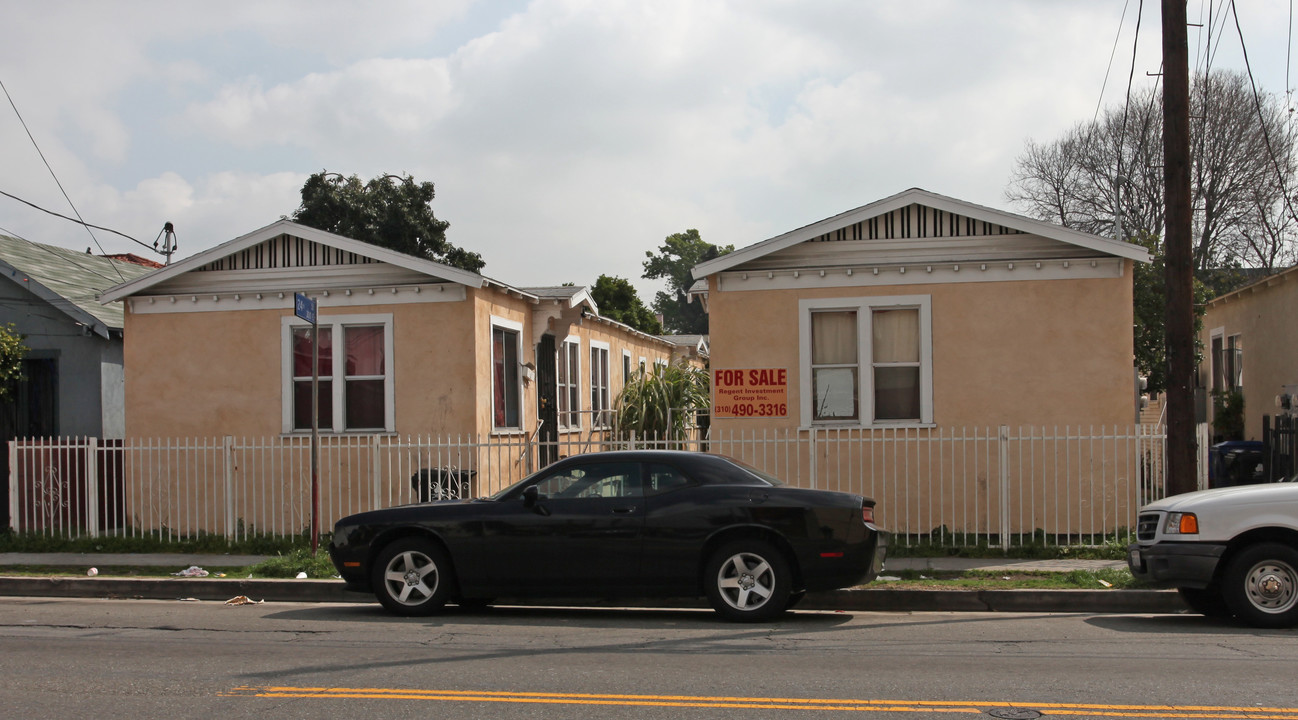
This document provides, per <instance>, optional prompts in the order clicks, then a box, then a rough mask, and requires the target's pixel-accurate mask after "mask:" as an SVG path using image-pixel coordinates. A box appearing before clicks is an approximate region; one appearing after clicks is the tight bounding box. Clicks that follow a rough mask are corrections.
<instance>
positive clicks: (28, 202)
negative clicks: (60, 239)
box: [0, 190, 153, 254]
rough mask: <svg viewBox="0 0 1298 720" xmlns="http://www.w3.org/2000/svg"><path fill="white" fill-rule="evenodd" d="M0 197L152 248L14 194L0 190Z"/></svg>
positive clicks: (123, 234) (108, 229) (129, 237)
mask: <svg viewBox="0 0 1298 720" xmlns="http://www.w3.org/2000/svg"><path fill="white" fill-rule="evenodd" d="M0 195H4V196H5V197H7V198H13V199H14V200H17V201H18V202H20V203H22V204H24V205H28V206H31V207H34V208H36V209H37V210H40V211H41V212H43V213H49V214H50V215H53V216H54V217H57V218H63V219H64V220H70V221H72V222H74V223H77V224H78V225H85V226H86V227H92V228H94V229H96V230H103V231H105V232H110V233H113V234H114V235H121V236H122V237H124V238H126V239H127V240H130V241H131V242H133V243H136V244H137V245H139V246H140V247H143V248H146V249H150V250H151V249H153V248H151V247H149V244H148V243H145V242H142V241H140V240H136V239H135V238H133V237H131V236H130V235H127V234H126V233H123V232H118V231H116V230H114V229H112V228H106V227H103V226H100V225H92V224H90V223H87V222H82V221H81V220H78V219H77V218H72V217H68V216H67V215H62V214H60V213H56V212H54V211H53V210H47V209H45V208H43V207H41V206H40V205H37V204H36V203H34V202H31V201H29V200H24V199H22V198H20V197H18V196H17V195H14V194H12V193H7V192H5V191H4V190H0ZM100 250H103V248H100ZM105 254H106V253H105Z"/></svg>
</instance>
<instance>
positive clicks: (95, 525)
mask: <svg viewBox="0 0 1298 720" xmlns="http://www.w3.org/2000/svg"><path fill="white" fill-rule="evenodd" d="M83 482H84V483H85V491H86V530H87V531H88V532H89V533H90V537H99V438H93V437H88V438H86V476H85V480H84V481H83Z"/></svg>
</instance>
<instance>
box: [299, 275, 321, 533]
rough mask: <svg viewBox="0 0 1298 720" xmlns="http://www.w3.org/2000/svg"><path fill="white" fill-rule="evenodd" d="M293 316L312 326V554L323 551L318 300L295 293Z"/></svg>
mask: <svg viewBox="0 0 1298 720" xmlns="http://www.w3.org/2000/svg"><path fill="white" fill-rule="evenodd" d="M293 313H294V314H295V315H297V316H298V317H299V318H301V319H303V320H306V321H308V322H310V323H311V555H312V556H314V555H315V554H316V552H317V551H318V550H319V548H320V324H319V323H318V322H317V320H318V317H317V314H316V301H315V300H312V299H311V298H309V297H307V296H306V295H303V294H302V293H294V294H293Z"/></svg>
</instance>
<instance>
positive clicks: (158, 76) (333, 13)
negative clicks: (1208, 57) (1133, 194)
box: [0, 0, 1288, 295]
mask: <svg viewBox="0 0 1298 720" xmlns="http://www.w3.org/2000/svg"><path fill="white" fill-rule="evenodd" d="M1122 8H1123V4H1122V3H1119V2H1116V0H1114V1H1113V2H1099V3H1097V2H1092V1H1089V0H1072V1H1065V0H1059V1H1057V2H1048V3H1047V2H1039V1H1035V0H1017V1H1009V2H999V3H969V2H964V1H961V0H929V1H921V2H909V3H862V2H859V1H858V0H840V1H838V2H830V1H825V2H816V3H805V2H781V1H778V0H750V1H747V2H742V1H739V0H714V1H709V0H660V1H657V2H652V3H646V2H632V1H631V0H532V1H531V2H528V3H526V4H524V3H523V2H522V1H521V0H519V1H518V2H515V3H514V4H513V5H508V6H505V7H503V9H502V8H501V6H500V5H498V4H497V3H472V2H469V0H444V1H439V2H431V3H430V2H426V0H409V1H408V2H374V3H365V4H356V3H352V2H345V1H343V0H333V1H328V2H276V3H241V2H236V3H226V4H220V5H208V6H193V5H188V4H175V3H166V4H164V3H160V2H139V1H137V2H130V1H126V0H124V1H123V2H118V3H111V4H103V3H97V4H90V5H87V4H84V3H73V2H58V1H55V2H46V3H39V4H38V3H20V4H18V5H17V6H16V7H14V8H11V9H9V10H10V11H11V12H10V15H9V16H7V18H6V19H9V18H10V17H12V19H13V20H14V22H15V23H16V25H21V26H22V27H24V29H25V32H23V33H17V34H15V35H14V37H13V38H10V39H9V40H8V41H7V44H6V45H5V46H0V80H3V81H4V82H5V83H6V86H7V87H9V88H10V89H11V91H16V92H15V95H16V99H17V101H18V102H19V104H20V107H21V108H22V110H23V112H24V115H25V116H26V117H27V118H28V120H29V122H30V123H31V124H32V126H33V129H34V130H33V132H34V134H35V135H36V136H37V137H38V139H39V140H40V142H41V145H42V148H43V149H44V150H45V151H46V153H47V156H49V157H50V159H51V164H53V165H54V166H55V168H56V171H57V172H58V173H59V176H60V179H62V180H63V181H64V183H65V186H66V187H67V188H68V190H69V193H70V194H71V195H72V196H73V197H74V199H76V200H77V202H78V206H79V207H82V209H83V212H84V214H85V215H86V218H87V220H89V221H91V222H96V223H97V224H105V225H113V226H120V227H121V228H124V229H129V230H130V231H131V232H132V233H133V234H136V235H137V236H139V235H140V234H146V235H148V237H147V238H145V239H147V240H149V241H152V237H153V235H155V234H156V232H157V230H158V229H160V228H161V224H162V222H163V221H167V220H170V221H172V222H174V223H175V224H176V227H177V231H178V233H179V235H180V240H181V253H182V255H184V254H188V253H191V252H195V251H197V250H200V249H203V248H205V247H209V246H210V245H212V244H215V243H217V242H221V241H224V240H228V239H231V238H234V237H237V236H239V235H242V234H244V233H246V232H249V231H251V230H253V229H255V228H257V227H260V226H262V225H264V224H266V223H268V222H271V221H273V220H275V219H276V218H278V217H279V216H280V215H284V214H288V213H290V212H292V210H293V209H294V208H296V206H297V204H298V199H299V196H298V190H299V188H300V186H301V183H302V181H303V180H304V179H305V178H306V176H307V175H308V174H309V173H311V172H314V171H318V170H320V169H321V168H327V169H329V170H333V171H337V172H344V173H346V174H353V173H355V174H358V175H360V176H362V177H372V176H374V175H377V174H380V173H385V172H409V173H411V174H413V175H415V176H416V177H417V178H419V179H421V180H431V181H433V182H435V183H436V185H437V188H438V196H437V199H436V200H435V201H434V207H435V211H436V212H437V214H438V215H439V217H442V218H443V219H446V220H448V221H450V223H451V230H450V237H451V240H452V242H455V243H456V244H459V245H463V246H466V247H469V248H471V249H474V250H478V251H480V252H482V253H483V255H484V257H485V258H486V259H487V261H488V265H487V272H488V274H491V275H493V276H495V277H498V278H499V279H501V280H504V281H506V282H511V283H516V284H546V283H557V282H563V281H573V282H593V281H594V279H595V277H597V276H598V275H599V274H601V273H608V274H615V275H620V276H623V277H628V278H630V279H632V280H634V281H637V284H638V285H639V286H640V287H641V288H642V294H645V295H650V294H651V293H650V292H647V291H646V289H647V288H648V283H642V282H640V281H639V274H640V272H641V262H642V261H643V258H644V252H645V251H646V250H653V249H656V247H657V245H658V244H659V243H660V242H661V241H662V238H663V237H664V236H666V235H667V234H670V233H673V232H678V231H681V230H684V229H686V228H690V227H696V228H698V229H699V230H700V231H701V232H702V233H703V237H704V238H705V239H707V240H709V241H712V242H717V243H721V244H727V243H734V244H737V245H747V244H750V243H752V242H756V241H759V240H762V239H764V238H766V237H769V236H771V235H774V234H777V233H780V232H783V231H786V230H789V229H792V228H794V227H798V226H800V225H803V224H806V223H808V222H814V221H816V220H818V219H821V218H823V217H826V216H828V215H830V214H833V213H837V212H841V211H843V210H846V209H849V208H851V207H855V206H858V205H861V204H864V203H867V202H871V201H873V200H876V199H879V198H881V197H884V196H886V195H890V194H892V193H895V192H898V191H900V190H903V189H905V188H906V187H910V186H916V185H917V186H921V187H925V188H928V189H931V190H934V191H937V192H942V193H945V194H950V195H955V196H958V197H961V198H964V199H968V200H972V201H975V202H980V203H984V204H989V205H994V206H1002V205H1003V203H1002V202H1001V195H1002V192H1003V188H1004V186H1005V182H1006V179H1007V177H1008V173H1009V170H1010V167H1011V165H1012V162H1013V159H1014V157H1015V156H1016V155H1017V154H1018V153H1019V152H1020V151H1021V149H1022V147H1023V143H1024V141H1025V140H1026V139H1027V138H1029V137H1033V138H1036V139H1038V140H1049V139H1050V138H1053V137H1055V136H1057V135H1058V134H1060V133H1062V132H1063V131H1065V130H1066V129H1067V128H1068V127H1070V126H1071V125H1072V124H1074V123H1075V122H1078V121H1084V120H1087V119H1089V118H1090V116H1091V114H1092V113H1093V112H1094V110H1095V106H1096V102H1097V101H1098V100H1099V98H1100V90H1101V84H1102V83H1103V81H1104V75H1105V72H1106V69H1108V67H1109V62H1110V60H1109V58H1110V54H1111V53H1114V44H1113V41H1114V34H1115V32H1116V31H1117V30H1118V19H1119V16H1120V14H1121V12H1122ZM1148 15H1149V16H1148V17H1146V18H1145V19H1144V22H1145V27H1144V28H1143V29H1142V50H1141V53H1140V56H1139V59H1138V63H1137V66H1136V67H1137V70H1136V81H1137V82H1138V83H1142V84H1147V83H1149V82H1150V80H1148V79H1147V78H1146V77H1145V76H1144V73H1145V72H1147V71H1148V72H1154V71H1156V70H1157V65H1158V44H1157V43H1158V29H1157V17H1155V16H1156V15H1157V13H1149V14H1148ZM1191 15H1192V16H1193V15H1194V11H1193V9H1192V12H1191ZM1133 16H1134V10H1132V11H1131V14H1129V15H1128V18H1127V26H1126V29H1125V31H1124V32H1125V34H1124V35H1123V37H1122V38H1121V42H1120V44H1119V46H1118V49H1117V52H1116V55H1115V60H1114V61H1113V68H1112V71H1111V73H1110V77H1109V81H1108V85H1107V87H1106V89H1105V102H1106V104H1108V103H1112V102H1116V101H1118V100H1120V99H1121V97H1122V92H1123V91H1124V90H1125V85H1126V76H1127V74H1128V72H1130V48H1131V28H1130V25H1131V22H1132V21H1133V19H1134V18H1133ZM1241 22H1243V23H1244V26H1245V32H1246V34H1247V36H1248V37H1250V38H1257V39H1256V41H1254V42H1256V45H1252V44H1251V45H1250V57H1252V58H1253V59H1254V67H1255V71H1256V73H1257V75H1258V76H1259V81H1260V82H1261V83H1262V84H1263V85H1264V86H1265V87H1269V88H1271V89H1280V88H1282V87H1283V85H1284V84H1285V80H1284V77H1283V75H1280V74H1278V71H1277V70H1276V68H1278V67H1280V66H1281V65H1282V63H1278V62H1276V58H1283V52H1282V51H1283V49H1284V47H1283V43H1284V42H1286V41H1285V40H1284V39H1283V32H1282V31H1283V30H1284V29H1286V28H1287V22H1288V21H1287V6H1282V5H1281V4H1280V3H1278V2H1275V0H1268V2H1265V3H1264V2H1259V3H1256V4H1249V5H1248V6H1247V8H1243V9H1241ZM1277 38H1279V39H1277ZM1193 39H1194V38H1193V36H1192V41H1193ZM1230 41H1231V38H1230V37H1229V36H1228V38H1227V40H1226V41H1225V42H1224V43H1223V50H1222V52H1221V54H1220V56H1219V58H1220V59H1219V61H1218V62H1220V63H1222V64H1223V65H1226V64H1231V63H1234V66H1236V67H1238V66H1240V65H1239V61H1238V60H1236V59H1231V57H1232V56H1231V55H1230V53H1231V50H1230V48H1231V45H1230ZM1268 51H1269V53H1270V59H1269V60H1268V55H1267V53H1268ZM20 133H21V128H17V127H16V122H15V121H14V119H13V117H12V113H8V114H6V113H5V112H0V153H3V156H4V157H5V158H6V162H5V163H3V164H0V189H4V190H6V191H10V192H16V194H20V195H23V194H26V193H30V194H31V195H32V196H33V197H32V199H33V200H34V201H36V200H38V201H41V202H42V203H45V202H49V203H61V202H62V200H61V197H60V196H59V195H58V194H57V189H56V188H53V187H52V182H50V181H48V179H47V178H48V175H47V174H46V173H45V171H44V168H43V166H42V165H40V164H39V159H36V158H35V156H34V152H33V151H32V149H31V146H30V143H29V142H28V141H27V139H26V137H25V136H24V135H22V134H20ZM10 158H13V160H12V161H11V160H10ZM37 215H38V213H36V211H32V210H30V209H27V208H23V207H20V206H16V205H15V204H12V203H10V202H7V201H5V200H4V199H2V198H0V227H3V226H10V227H11V228H12V229H14V230H17V231H22V232H24V234H26V235H28V236H29V237H31V236H32V235H34V234H39V235H40V236H41V237H33V239H44V240H47V241H53V242H60V243H64V242H66V243H68V244H69V245H71V246H77V245H79V244H82V243H84V242H85V237H84V231H82V230H79V229H77V228H76V227H75V226H73V225H71V224H69V223H64V222H62V221H52V220H47V219H45V218H44V217H41V218H40V219H37ZM13 226H18V227H13ZM24 228H31V230H24Z"/></svg>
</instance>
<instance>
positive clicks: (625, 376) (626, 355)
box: [622, 350, 635, 387]
mask: <svg viewBox="0 0 1298 720" xmlns="http://www.w3.org/2000/svg"><path fill="white" fill-rule="evenodd" d="M634 376H635V363H633V362H631V351H630V350H623V351H622V387H626V385H627V383H629V382H631V378H632V377H634Z"/></svg>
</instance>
